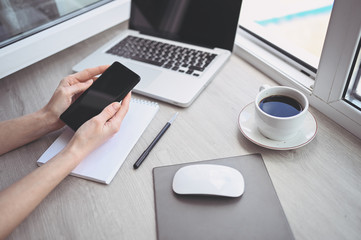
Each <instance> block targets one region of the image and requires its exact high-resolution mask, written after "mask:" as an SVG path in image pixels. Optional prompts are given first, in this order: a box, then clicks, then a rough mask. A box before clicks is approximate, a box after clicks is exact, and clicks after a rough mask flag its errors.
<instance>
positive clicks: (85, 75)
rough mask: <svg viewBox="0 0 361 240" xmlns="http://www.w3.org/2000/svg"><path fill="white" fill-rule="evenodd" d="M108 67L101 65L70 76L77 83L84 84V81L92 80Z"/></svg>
mask: <svg viewBox="0 0 361 240" xmlns="http://www.w3.org/2000/svg"><path fill="white" fill-rule="evenodd" d="M108 67H109V65H102V66H98V67H94V68H87V69H85V70H83V71H81V72H78V73H75V74H73V75H71V76H72V77H73V78H74V79H75V80H77V81H80V82H84V81H86V80H89V79H92V78H93V77H95V76H97V75H99V74H102V73H103V72H104V71H105V70H106V69H107V68H108Z"/></svg>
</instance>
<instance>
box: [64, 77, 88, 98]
mask: <svg viewBox="0 0 361 240" xmlns="http://www.w3.org/2000/svg"><path fill="white" fill-rule="evenodd" d="M92 84H93V80H92V79H90V80H88V81H86V82H79V83H77V84H74V85H72V86H70V87H69V88H70V93H71V94H72V95H76V94H78V93H81V92H84V91H85V90H86V89H88V88H89V87H90V85H92Z"/></svg>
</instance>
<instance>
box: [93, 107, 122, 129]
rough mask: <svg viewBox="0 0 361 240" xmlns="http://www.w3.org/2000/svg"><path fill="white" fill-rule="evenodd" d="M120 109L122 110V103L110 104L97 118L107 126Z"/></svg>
mask: <svg viewBox="0 0 361 240" xmlns="http://www.w3.org/2000/svg"><path fill="white" fill-rule="evenodd" d="M119 108H120V103H119V102H113V103H111V104H109V105H108V106H107V107H106V108H104V109H103V111H102V112H101V113H99V114H98V115H97V116H96V118H98V119H99V120H100V121H101V122H102V123H104V124H105V123H106V122H107V121H108V120H109V119H111V118H112V117H113V116H114V115H115V114H116V113H117V112H118V110H119Z"/></svg>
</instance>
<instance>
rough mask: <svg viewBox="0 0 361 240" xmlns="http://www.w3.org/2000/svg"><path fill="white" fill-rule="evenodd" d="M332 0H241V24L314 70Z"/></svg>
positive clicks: (323, 38) (328, 18) (324, 34)
mask: <svg viewBox="0 0 361 240" xmlns="http://www.w3.org/2000/svg"><path fill="white" fill-rule="evenodd" d="M332 6H333V0H243V2H242V10H241V14H240V21H239V24H240V26H241V27H242V28H243V29H245V30H246V31H248V32H251V34H252V35H257V37H258V38H259V37H260V38H261V39H263V40H265V42H268V43H270V45H274V47H275V48H276V49H277V50H278V51H281V52H283V53H284V54H286V55H287V56H290V57H291V58H293V59H294V60H296V61H298V62H301V64H302V65H306V66H307V67H309V68H310V70H312V71H313V72H316V70H317V68H318V63H319V60H320V56H321V51H322V47H323V43H324V40H325V36H326V32H327V27H328V22H329V20H330V15H331V10H332Z"/></svg>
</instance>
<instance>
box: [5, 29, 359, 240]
mask: <svg viewBox="0 0 361 240" xmlns="http://www.w3.org/2000/svg"><path fill="white" fill-rule="evenodd" d="M125 26H126V24H123V25H120V26H117V27H115V28H112V29H110V30H108V31H106V32H103V33H101V34H99V35H97V36H95V37H93V38H91V39H88V40H86V41H84V42H82V43H79V44H77V45H75V46H73V47H71V48H69V49H66V50H64V51H62V52H60V53H58V54H55V55H53V56H51V57H49V58H47V59H44V60H42V61H40V62H38V63H36V64H34V65H32V66H30V67H27V68H25V69H23V70H21V71H19V72H16V73H14V74H12V75H10V76H8V77H5V78H4V79H1V80H0V102H1V105H0V120H7V119H11V118H15V117H18V116H21V115H23V114H27V113H31V112H33V111H35V110H38V109H40V108H41V107H42V106H44V105H45V104H46V103H47V101H48V100H49V99H50V97H51V95H52V94H53V91H54V90H55V88H56V87H57V85H58V83H59V81H60V79H61V78H63V77H64V76H67V75H69V74H71V73H72V72H71V68H72V66H73V65H74V64H76V63H77V62H79V61H80V60H81V59H82V58H84V57H85V56H87V55H88V54H90V53H91V52H92V51H93V50H95V49H97V48H98V47H100V46H101V45H102V44H104V43H105V42H107V41H108V40H110V39H111V38H112V37H114V36H116V34H117V33H119V32H120V31H121V30H122V29H124V27H125ZM265 83H266V84H270V85H276V84H277V83H275V82H274V81H272V80H271V79H269V78H268V77H267V76H265V75H264V74H262V73H261V72H259V71H258V70H257V69H255V68H254V67H253V66H251V65H249V64H248V63H247V62H245V61H244V60H243V59H240V58H239V57H237V56H232V57H231V58H230V60H229V62H228V63H227V64H226V65H225V66H224V68H223V69H222V71H221V72H220V73H219V74H218V75H217V76H216V78H215V79H214V80H213V82H212V83H211V84H210V85H209V86H208V87H207V88H206V89H205V91H204V92H203V93H202V94H201V95H200V96H199V97H198V99H196V101H195V102H194V103H193V104H192V105H191V106H190V107H188V108H178V107H174V106H172V105H169V104H165V103H162V102H159V104H160V110H159V112H158V113H157V115H156V116H155V118H154V119H153V121H152V122H151V123H150V125H149V127H148V128H147V129H146V131H145V132H144V134H143V135H142V137H141V138H140V139H139V141H138V143H137V144H136V145H135V147H134V149H133V150H132V151H131V153H130V154H129V156H128V158H127V159H126V161H125V163H124V164H123V166H122V167H121V169H120V170H119V172H118V173H117V175H116V176H115V178H114V180H113V182H112V183H111V184H110V185H102V184H98V183H94V182H91V181H87V180H84V179H80V178H77V177H72V176H69V177H67V178H66V179H65V180H64V181H63V182H62V183H61V184H60V185H59V186H58V187H57V188H56V189H55V190H54V191H53V192H52V193H51V194H50V195H49V196H48V197H47V198H46V199H45V200H44V201H43V202H42V203H41V204H40V205H39V206H38V207H37V208H36V209H35V211H34V212H32V213H31V215H30V216H29V217H28V218H27V219H26V220H25V221H24V222H23V223H22V224H21V225H20V226H19V227H18V228H16V230H15V231H14V232H13V233H12V234H11V235H10V236H9V239H29V240H30V239H127V240H131V239H136V240H141V239H147V240H150V239H156V223H155V212H154V199H153V180H152V169H153V168H154V167H157V166H164V165H170V164H177V163H185V162H194V161H200V160H208V159H215V158H223V157H228V156H236V155H244V154H250V153H261V154H262V156H263V158H264V160H265V163H266V166H267V169H268V171H269V174H270V176H271V179H272V181H273V184H274V186H275V189H276V191H277V194H278V196H279V199H280V201H281V204H282V206H283V208H284V211H285V214H286V216H287V218H288V221H289V223H290V226H291V229H292V231H293V233H294V236H295V238H296V239H328V240H331V239H360V236H361V141H360V140H359V139H358V138H356V137H354V136H353V135H352V134H351V133H349V132H347V131H346V130H344V129H343V128H342V127H340V126H339V125H337V124H335V123H334V122H333V121H331V120H330V119H328V118H327V117H326V116H324V115H323V114H321V113H320V112H318V111H317V110H315V109H313V108H311V109H310V111H311V112H312V113H313V114H314V115H315V117H316V118H317V121H318V134H317V136H316V138H315V139H314V140H313V141H312V142H311V143H310V144H308V145H306V146H304V147H302V148H300V149H296V150H289V151H274V150H268V149H264V148H262V147H259V146H257V145H255V144H253V143H251V142H250V141H248V140H247V139H246V138H245V137H243V135H242V134H241V132H240V131H239V129H238V126H237V118H238V114H239V112H240V111H241V109H242V108H243V107H244V106H245V105H246V104H248V103H250V102H251V101H252V100H253V99H254V97H255V95H256V94H257V92H258V87H259V86H260V85H262V84H265ZM133 96H134V97H138V98H143V97H142V96H140V95H137V94H133ZM175 111H179V113H180V114H179V116H178V118H177V120H176V121H175V122H174V124H173V125H172V127H171V128H170V129H169V130H168V131H167V133H166V134H165V135H164V137H163V138H162V139H161V140H160V141H159V143H158V144H157V146H156V147H155V148H154V149H153V151H152V152H151V153H150V155H149V156H148V158H147V159H146V161H145V162H144V163H143V164H142V165H141V167H140V168H139V169H138V170H136V171H135V170H133V167H132V166H133V163H134V162H135V161H136V160H137V158H138V157H139V155H140V154H141V153H142V152H143V150H144V149H145V148H146V147H147V146H148V145H149V143H150V142H151V141H152V140H153V138H154V136H155V135H156V134H157V133H158V132H159V130H160V129H161V128H162V127H163V126H164V124H165V123H166V121H168V120H169V118H170V117H171V116H172V114H173V113H174V112H175ZM60 132H61V130H59V131H57V132H54V133H51V134H48V135H47V136H44V137H43V138H41V139H39V140H36V141H34V142H32V143H30V144H28V145H26V146H23V147H21V148H19V149H16V150H14V151H12V152H9V153H7V154H4V155H2V156H0V190H1V189H4V188H5V187H6V186H9V185H10V184H11V183H13V182H15V181H16V180H18V179H20V178H22V177H23V176H25V175H26V174H28V173H30V172H31V171H32V170H34V169H35V168H37V165H36V160H37V159H38V158H39V157H40V156H41V154H42V153H43V152H44V151H45V150H46V149H47V148H48V147H49V146H50V144H51V143H52V142H53V141H54V140H55V139H56V138H57V136H59V134H60Z"/></svg>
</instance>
